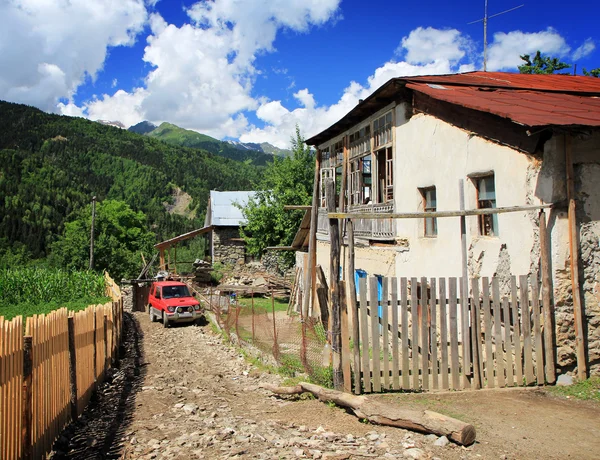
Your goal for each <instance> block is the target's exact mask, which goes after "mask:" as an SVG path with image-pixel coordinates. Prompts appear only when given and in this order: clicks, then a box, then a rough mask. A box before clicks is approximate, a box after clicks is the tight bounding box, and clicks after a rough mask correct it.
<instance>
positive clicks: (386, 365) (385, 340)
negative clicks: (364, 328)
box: [381, 277, 390, 390]
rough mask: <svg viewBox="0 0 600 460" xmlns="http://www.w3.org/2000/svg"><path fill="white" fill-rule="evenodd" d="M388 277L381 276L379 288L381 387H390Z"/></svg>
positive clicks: (387, 388)
mask: <svg viewBox="0 0 600 460" xmlns="http://www.w3.org/2000/svg"><path fill="white" fill-rule="evenodd" d="M389 281H390V280H389V278H387V277H386V278H383V286H382V289H381V309H382V310H381V340H382V341H381V355H382V356H383V366H382V367H383V388H384V389H385V390H389V389H390V350H389V331H388V326H389V321H388V310H389V303H388V302H389V300H388V285H389Z"/></svg>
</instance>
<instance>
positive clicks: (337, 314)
mask: <svg viewBox="0 0 600 460" xmlns="http://www.w3.org/2000/svg"><path fill="white" fill-rule="evenodd" d="M325 196H326V200H327V210H328V211H330V212H333V211H335V184H334V182H333V181H332V180H327V181H326V182H325ZM329 242H330V246H329V250H330V254H329V281H330V283H331V286H330V287H329V290H330V299H331V316H332V321H331V351H332V352H333V387H334V388H335V389H336V390H341V389H342V388H344V376H343V372H342V356H341V353H342V349H341V348H342V340H341V310H340V285H339V279H340V228H339V222H338V220H337V219H329Z"/></svg>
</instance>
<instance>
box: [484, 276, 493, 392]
mask: <svg viewBox="0 0 600 460" xmlns="http://www.w3.org/2000/svg"><path fill="white" fill-rule="evenodd" d="M481 289H482V290H483V332H484V338H485V379H486V381H487V387H488V388H494V387H495V386H496V385H495V378H494V355H493V352H492V342H493V338H492V315H491V310H490V281H489V278H488V277H487V276H484V277H483V278H482V279H481Z"/></svg>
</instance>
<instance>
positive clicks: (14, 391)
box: [0, 275, 123, 460]
mask: <svg viewBox="0 0 600 460" xmlns="http://www.w3.org/2000/svg"><path fill="white" fill-rule="evenodd" d="M106 276H107V294H108V295H109V296H111V297H112V299H113V301H112V302H109V303H107V304H105V305H91V306H89V307H88V308H87V309H85V310H83V311H79V312H76V313H74V312H67V310H66V309H65V308H61V309H58V310H55V311H53V312H51V313H49V314H47V315H34V316H31V317H28V318H27V322H26V326H25V331H24V330H23V318H22V317H21V316H18V317H16V318H14V319H13V320H12V321H5V320H4V318H2V317H0V459H2V460H17V459H38V458H44V457H45V455H46V454H48V453H49V452H50V450H51V448H52V444H53V442H54V441H55V439H56V438H57V437H58V436H59V435H60V433H61V431H62V430H63V429H64V428H65V426H66V425H67V424H68V423H69V422H70V421H72V420H74V419H75V418H77V417H78V416H79V415H81V414H82V413H83V411H84V409H85V407H86V405H87V404H88V402H89V400H90V397H91V395H92V393H93V391H94V389H95V388H96V385H97V384H98V383H99V382H101V381H102V379H103V378H104V374H105V372H106V370H107V369H108V368H109V367H110V366H111V365H112V364H114V362H115V361H116V359H117V353H118V348H119V344H120V342H121V332H122V318H123V301H122V298H121V292H120V290H119V288H118V286H116V285H115V283H114V282H113V281H112V280H111V279H110V278H109V277H108V275H106Z"/></svg>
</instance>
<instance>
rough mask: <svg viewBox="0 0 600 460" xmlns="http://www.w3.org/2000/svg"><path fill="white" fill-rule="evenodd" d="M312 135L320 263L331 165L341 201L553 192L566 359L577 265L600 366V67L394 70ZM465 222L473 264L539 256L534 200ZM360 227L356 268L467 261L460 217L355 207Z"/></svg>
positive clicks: (520, 262)
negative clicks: (586, 71)
mask: <svg viewBox="0 0 600 460" xmlns="http://www.w3.org/2000/svg"><path fill="white" fill-rule="evenodd" d="M307 143H308V144H309V145H313V146H315V147H316V148H317V149H318V154H317V165H318V168H319V178H320V181H319V182H320V184H319V188H318V190H319V194H318V197H317V202H318V224H317V227H316V228H317V235H316V240H317V243H316V263H318V264H320V265H321V266H322V267H323V268H324V271H325V273H329V251H330V247H329V237H328V219H327V211H326V207H325V206H326V197H325V189H324V187H323V184H324V183H325V181H326V180H327V179H329V178H330V179H333V180H334V181H335V182H336V185H337V187H336V190H337V193H338V196H336V197H335V200H336V207H337V209H338V210H339V211H343V212H347V213H373V214H380V215H381V214H383V215H385V214H392V213H411V212H419V211H457V210H460V209H466V210H474V209H485V208H505V207H514V206H528V205H539V206H542V205H550V204H552V205H553V206H552V207H551V208H550V209H548V210H546V214H547V226H548V233H549V240H550V241H549V244H550V253H551V254H550V255H551V257H550V265H551V274H552V281H553V286H554V293H553V294H554V304H555V309H556V310H555V311H556V313H555V318H556V331H557V336H556V340H557V343H558V347H559V348H558V364H559V365H560V366H563V367H565V368H573V366H574V365H575V362H576V359H575V358H576V344H575V339H574V337H575V332H574V330H575V326H574V301H573V296H572V292H573V290H572V285H573V284H572V274H573V273H577V271H573V270H575V269H578V270H579V275H580V276H579V280H576V281H575V284H574V285H577V284H578V285H579V289H580V293H581V303H582V311H583V315H584V317H583V319H582V321H583V327H584V333H585V334H586V344H587V349H586V353H587V356H588V362H589V364H590V368H591V369H592V370H595V371H600V284H599V283H600V279H599V267H600V247H599V245H598V243H599V238H600V181H599V180H598V178H600V79H595V78H591V77H572V76H563V75H520V74H510V73H500V72H471V73H466V74H456V75H442V76H420V77H403V78H394V79H392V80H390V81H388V82H387V83H386V84H384V85H383V86H382V87H380V88H379V89H378V90H376V91H375V92H374V93H373V94H371V95H370V96H369V97H368V98H367V99H365V100H364V101H361V102H360V103H359V104H358V105H357V106H356V107H355V108H354V109H352V110H351V111H350V112H349V113H348V114H347V115H346V116H344V117H343V118H342V119H340V120H339V121H338V122H336V123H335V124H334V125H332V126H331V127H329V128H327V129H326V130H324V131H323V132H321V133H319V134H317V135H315V136H313V137H312V138H310V139H308V140H307ZM340 195H341V196H340ZM569 200H571V202H572V206H573V208H572V211H571V212H572V215H571V216H568V205H569ZM465 223H466V246H467V261H466V262H467V264H466V265H467V268H468V275H469V277H480V276H499V277H501V278H502V277H504V278H505V279H508V278H509V276H510V275H523V274H530V273H532V272H534V271H538V270H539V264H540V231H539V229H540V222H539V211H538V210H535V211H520V212H506V213H500V214H491V215H481V216H469V217H466V218H465ZM354 229H355V236H356V249H355V254H356V256H355V266H356V269H361V270H364V271H365V272H367V273H369V274H380V275H384V276H398V277H405V276H406V277H421V276H428V277H460V276H461V273H462V272H463V268H464V264H463V257H462V256H463V252H462V249H461V225H460V219H458V218H436V217H430V218H411V219H392V218H389V219H379V220H373V219H360V220H355V221H354ZM570 241H574V244H573V245H570ZM573 258H574V260H575V262H576V263H575V264H574V266H575V267H572V266H571V264H570V262H571V260H572V259H573ZM343 260H344V258H342V261H343ZM347 276H354V274H348V275H347Z"/></svg>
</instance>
